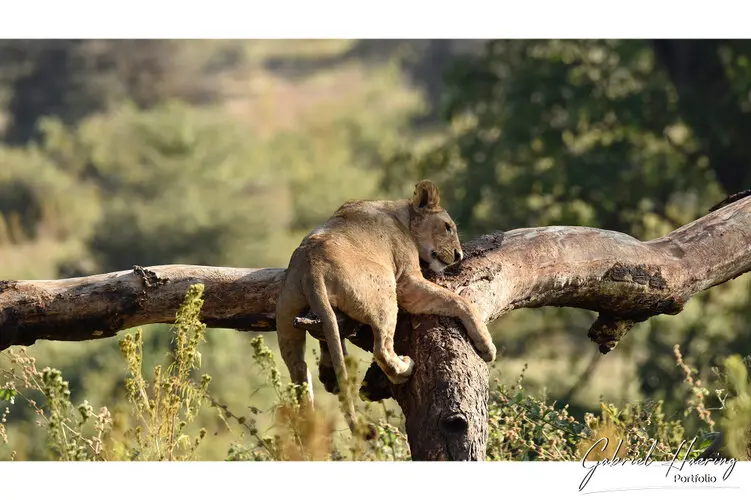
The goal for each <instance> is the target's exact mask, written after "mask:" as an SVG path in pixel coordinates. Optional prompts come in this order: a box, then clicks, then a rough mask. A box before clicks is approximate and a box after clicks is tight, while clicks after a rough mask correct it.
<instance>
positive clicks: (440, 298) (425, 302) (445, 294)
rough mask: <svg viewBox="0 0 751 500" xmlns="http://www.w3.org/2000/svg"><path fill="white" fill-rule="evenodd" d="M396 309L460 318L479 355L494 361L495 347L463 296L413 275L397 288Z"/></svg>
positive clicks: (480, 320) (478, 315) (476, 314)
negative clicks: (398, 307)
mask: <svg viewBox="0 0 751 500" xmlns="http://www.w3.org/2000/svg"><path fill="white" fill-rule="evenodd" d="M397 300H398V302H399V306H401V307H402V308H403V309H404V310H405V311H407V312H408V313H410V314H437V315H439V316H449V317H453V318H457V319H459V321H461V322H462V324H463V325H464V328H466V329H467V334H468V335H469V338H470V339H471V340H472V343H473V344H474V346H475V348H476V349H477V351H478V353H479V354H480V356H481V357H482V359H484V360H485V361H488V362H490V361H493V360H494V359H495V354H496V348H495V345H494V344H493V339H492V338H491V337H490V333H489V332H488V329H487V327H486V326H485V323H483V321H482V318H481V317H480V314H479V313H478V312H477V309H476V308H475V307H474V305H472V303H471V302H469V301H468V300H467V299H465V298H464V297H462V296H460V295H457V294H456V293H454V292H452V291H451V290H448V289H446V288H443V287H442V286H439V285H436V284H435V283H432V282H430V281H428V280H426V279H425V278H423V277H422V276H416V275H412V276H409V277H408V278H406V279H405V280H404V281H403V283H400V284H399V286H398V288H397Z"/></svg>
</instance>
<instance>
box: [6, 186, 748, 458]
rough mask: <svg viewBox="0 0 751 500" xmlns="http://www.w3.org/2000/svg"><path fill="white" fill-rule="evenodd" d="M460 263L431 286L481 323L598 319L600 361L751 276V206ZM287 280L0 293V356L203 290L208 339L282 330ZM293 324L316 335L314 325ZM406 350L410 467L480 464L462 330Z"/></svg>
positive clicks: (548, 241)
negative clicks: (523, 313) (567, 313)
mask: <svg viewBox="0 0 751 500" xmlns="http://www.w3.org/2000/svg"><path fill="white" fill-rule="evenodd" d="M465 255H466V258H465V260H464V261H462V262H461V264H460V265H458V266H456V267H455V268H453V269H451V270H450V271H449V272H447V273H446V274H444V275H443V276H440V277H433V278H432V279H434V280H435V281H436V282H438V283H440V284H442V285H443V286H446V287H448V288H450V289H453V290H455V291H457V292H458V293H460V294H462V295H464V296H465V297H467V298H469V299H470V300H472V301H473V302H474V303H475V304H476V305H477V307H478V309H479V311H480V313H481V314H482V316H483V318H484V319H485V320H486V321H488V322H489V321H493V320H494V319H496V318H498V317H499V316H501V315H502V314H504V313H506V312H508V311H511V310H513V309H518V308H522V307H542V306H569V307H579V308H585V309H590V310H593V311H597V312H599V313H600V315H599V318H598V319H597V321H595V323H594V324H593V325H592V328H591V329H590V331H589V336H590V338H591V339H592V340H593V341H595V342H596V343H597V344H598V345H599V348H600V351H601V352H603V353H605V352H608V351H610V350H611V349H612V348H613V347H615V345H616V344H617V343H618V341H619V340H620V339H621V338H622V337H623V335H625V333H626V332H627V331H628V330H629V329H630V328H631V326H633V325H634V324H635V323H638V322H640V321H644V320H646V319H647V318H649V317H651V316H654V315H658V314H677V313H678V312H680V311H681V309H682V308H683V306H684V304H685V303H686V301H688V300H689V299H690V298H691V297H692V296H693V295H695V294H696V293H698V292H701V291H702V290H706V289H708V288H710V287H713V286H716V285H718V284H721V283H723V282H725V281H727V280H730V279H733V278H735V277H737V276H739V275H741V274H743V273H745V272H747V271H749V270H750V269H751V197H747V198H743V199H740V200H737V201H735V202H733V203H731V204H728V205H726V206H724V207H722V208H719V209H718V210H716V211H714V212H711V213H710V214H708V215H706V216H705V217H703V218H701V219H699V220H697V221H695V222H693V223H691V224H688V225H686V226H683V227H681V228H680V229H677V230H675V231H673V232H672V233H670V234H668V235H667V236H664V237H662V238H658V239H656V240H652V241H649V242H641V241H639V240H637V239H635V238H632V237H630V236H627V235H625V234H622V233H617V232H613V231H605V230H600V229H593V228H586V227H543V228H529V229H515V230H513V231H509V232H506V233H495V234H491V235H487V236H484V237H481V238H479V239H477V240H475V241H472V242H470V243H468V244H466V245H465ZM283 274H284V270H283V269H234V268H217V267H202V266H182V265H172V266H155V267H151V268H149V269H143V268H140V267H137V266H136V267H135V268H134V270H133V271H121V272H117V273H109V274H102V275H97V276H89V277H84V278H73V279H66V280H53V281H5V282H0V349H5V348H7V347H9V346H11V345H30V344H33V343H34V342H35V341H37V340H39V339H49V340H87V339H96V338H102V337H106V336H112V335H115V334H116V333H117V331H119V330H122V329H125V328H129V327H133V326H137V325H143V324H148V323H171V322H173V321H174V314H175V311H176V310H177V308H178V306H179V305H180V303H181V302H182V299H183V297H184V294H185V292H186V291H187V288H188V286H189V285H191V284H193V283H199V282H200V283H204V285H205V287H206V288H205V294H204V296H205V304H204V307H203V310H202V313H203V321H205V322H206V323H207V324H208V325H209V326H210V327H219V328H234V329H240V330H256V331H270V330H274V329H275V324H274V308H275V302H276V296H277V294H278V291H279V286H280V284H281V280H282V277H283ZM341 321H342V322H343V329H342V331H343V332H347V333H357V336H356V337H355V338H354V339H355V341H356V343H358V344H359V345H362V346H364V347H366V348H367V347H368V341H367V334H368V331H367V330H368V329H367V328H358V327H357V325H356V324H353V323H352V322H350V324H349V325H348V326H347V325H345V323H346V322H347V321H348V320H347V319H346V318H342V319H341ZM409 321H412V322H413V323H414V324H412V325H410V324H409ZM298 323H299V324H300V327H302V328H305V329H308V330H311V331H313V332H315V330H316V319H315V318H302V317H301V318H298ZM417 325H419V326H417ZM410 330H411V333H410ZM357 339H359V340H357ZM363 339H365V340H363ZM397 340H398V343H397V350H398V351H399V352H401V353H408V354H410V355H411V356H413V358H414V359H415V361H416V370H415V373H414V375H413V377H412V379H411V380H410V381H409V382H408V383H406V384H404V385H402V386H399V387H390V390H391V392H392V394H393V395H394V397H396V399H397V401H398V402H399V403H400V405H401V407H402V409H403V410H404V412H405V415H406V417H407V429H408V432H409V433H410V444H411V446H412V452H413V456H414V457H415V458H418V459H482V458H483V457H484V445H485V441H486V433H487V421H486V419H485V418H484V415H485V414H484V413H483V412H484V411H486V400H487V382H488V380H487V378H488V371H487V367H486V366H485V365H484V363H483V362H482V361H481V360H480V358H479V356H477V355H475V354H474V351H472V348H471V346H470V344H469V342H468V341H467V340H466V338H465V336H464V333H463V330H462V329H461V327H460V326H459V325H458V324H457V322H456V321H454V320H449V319H446V318H442V319H439V318H435V317H426V318H423V317H415V318H411V320H410V318H408V317H406V316H405V317H403V318H401V320H400V326H399V332H398V334H397ZM371 345H372V344H371ZM377 378H378V377H377V376H375V377H374V376H372V372H369V374H368V375H367V376H366V381H369V383H370V384H371V385H370V386H369V387H368V388H367V389H368V390H372V389H374V388H376V386H377V385H378V384H377ZM381 389H383V388H381Z"/></svg>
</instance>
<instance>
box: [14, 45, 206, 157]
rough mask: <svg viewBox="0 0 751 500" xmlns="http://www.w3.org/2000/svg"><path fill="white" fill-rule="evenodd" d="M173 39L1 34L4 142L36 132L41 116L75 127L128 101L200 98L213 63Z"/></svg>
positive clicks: (31, 136) (21, 140)
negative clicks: (23, 37) (3, 36)
mask: <svg viewBox="0 0 751 500" xmlns="http://www.w3.org/2000/svg"><path fill="white" fill-rule="evenodd" d="M186 48H187V47H186V45H185V44H182V43H180V42H179V41H177V40H4V41H2V42H0V85H5V86H6V87H7V91H6V92H7V94H8V97H7V99H8V104H7V111H8V114H9V115H10V116H9V121H10V124H9V125H7V127H6V131H5V140H6V141H7V142H10V143H12V144H23V143H26V142H27V141H29V140H31V139H38V138H39V130H38V123H39V120H40V119H41V118H42V117H45V116H54V117H58V118H59V119H60V120H62V122H63V123H64V124H66V125H75V124H77V123H78V122H79V121H80V120H81V119H82V118H84V117H86V116H88V115H90V114H91V113H93V112H96V111H102V110H106V109H109V108H110V107H111V106H113V105H117V104H119V103H121V102H123V101H130V102H132V103H134V104H135V105H136V106H138V107H139V108H143V109H147V108H150V107H152V106H154V105H156V104H157V103H159V102H161V101H164V100H167V99H181V100H184V101H186V102H191V103H205V102H207V101H210V100H211V99H212V98H213V97H215V95H216V90H217V89H216V85H217V80H216V78H214V76H215V74H216V65H213V66H210V65H208V64H207V65H204V64H203V62H204V61H203V59H202V58H196V57H191V56H192V54H190V52H188V51H186Z"/></svg>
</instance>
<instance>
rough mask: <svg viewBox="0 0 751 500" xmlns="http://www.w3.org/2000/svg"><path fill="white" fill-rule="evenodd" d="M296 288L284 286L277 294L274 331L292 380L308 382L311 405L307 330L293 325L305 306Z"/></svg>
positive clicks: (311, 391) (302, 297)
mask: <svg viewBox="0 0 751 500" xmlns="http://www.w3.org/2000/svg"><path fill="white" fill-rule="evenodd" d="M296 292H297V290H296V289H292V290H290V289H289V288H286V287H285V288H284V289H283V290H282V293H281V294H280V295H279V299H278V301H277V307H276V333H277V338H278V341H279V351H280V352H281V354H282V360H283V361H284V364H285V365H287V370H289V376H290V379H291V380H292V382H294V383H295V384H298V385H302V384H303V383H307V384H308V387H307V389H308V400H309V403H310V405H311V406H312V405H313V401H314V398H313V379H312V377H311V375H310V370H308V364H307V363H306V362H305V339H306V335H307V332H306V331H305V330H298V329H297V328H295V327H294V320H295V317H296V316H297V315H298V314H300V313H301V312H302V311H303V310H304V309H305V308H306V307H307V303H306V301H305V297H304V296H303V295H302V293H296Z"/></svg>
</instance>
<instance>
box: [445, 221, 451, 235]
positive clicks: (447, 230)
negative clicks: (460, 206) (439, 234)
mask: <svg viewBox="0 0 751 500" xmlns="http://www.w3.org/2000/svg"><path fill="white" fill-rule="evenodd" d="M451 231H452V229H451V224H449V223H448V222H447V223H446V232H447V233H449V234H451Z"/></svg>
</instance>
